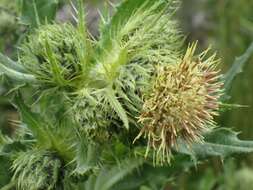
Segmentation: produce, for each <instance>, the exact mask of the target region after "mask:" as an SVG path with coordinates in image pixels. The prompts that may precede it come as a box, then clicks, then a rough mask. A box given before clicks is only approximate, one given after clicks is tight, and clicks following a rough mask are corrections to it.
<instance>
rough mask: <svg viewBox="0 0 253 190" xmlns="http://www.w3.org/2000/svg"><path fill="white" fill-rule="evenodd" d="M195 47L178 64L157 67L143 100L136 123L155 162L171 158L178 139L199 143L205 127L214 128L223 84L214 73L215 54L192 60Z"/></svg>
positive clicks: (190, 48) (216, 72) (204, 54)
mask: <svg viewBox="0 0 253 190" xmlns="http://www.w3.org/2000/svg"><path fill="white" fill-rule="evenodd" d="M195 48H196V45H192V46H191V47H189V48H188V50H187V52H186V54H185V56H184V57H183V58H182V59H181V60H180V63H179V64H170V65H166V66H162V67H159V68H158V70H157V74H156V76H155V79H154V83H153V85H152V88H151V90H150V94H149V95H147V97H146V98H145V100H144V105H143V110H142V113H141V115H140V117H139V123H141V124H142V125H143V129H142V130H141V132H140V134H139V135H138V136H137V138H139V137H140V136H141V135H143V134H145V137H147V138H148V148H147V152H148V150H149V149H150V148H152V149H154V150H155V153H156V154H155V156H156V157H155V159H156V160H157V161H159V162H164V161H165V160H166V159H168V161H169V159H170V155H171V148H172V147H176V145H177V140H178V138H181V139H183V140H184V141H185V142H186V143H187V144H188V145H190V144H191V143H192V142H195V141H200V140H201V139H202V136H201V134H202V133H203V131H204V130H205V129H207V128H208V126H212V125H214V116H215V115H217V114H218V113H217V110H218V107H219V97H220V96H221V92H222V91H221V87H222V82H221V81H220V80H219V79H220V75H219V74H218V71H216V69H215V68H216V65H217V61H216V60H215V55H213V56H211V57H210V58H208V59H205V56H206V53H207V51H206V52H204V53H202V54H200V55H199V56H198V57H194V51H195Z"/></svg>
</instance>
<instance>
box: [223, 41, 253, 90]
mask: <svg viewBox="0 0 253 190" xmlns="http://www.w3.org/2000/svg"><path fill="white" fill-rule="evenodd" d="M252 54H253V43H251V45H250V46H249V48H248V49H247V50H246V52H245V53H244V54H243V55H242V56H240V57H237V58H235V61H234V63H233V65H232V67H231V68H230V69H229V71H228V72H227V73H226V74H225V76H224V89H225V92H226V93H228V91H229V90H230V88H231V86H232V82H233V80H234V79H235V77H236V76H237V75H238V74H240V73H241V72H242V71H243V67H244V66H245V64H246V63H247V62H248V60H249V59H250V57H251V56H252Z"/></svg>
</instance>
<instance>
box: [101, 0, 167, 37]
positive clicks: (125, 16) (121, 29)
mask: <svg viewBox="0 0 253 190" xmlns="http://www.w3.org/2000/svg"><path fill="white" fill-rule="evenodd" d="M168 2H170V1H168V0H158V1H155V2H154V1H153V0H138V1H136V0H127V1H124V2H123V3H121V4H120V6H119V7H117V9H116V13H115V14H114V15H113V17H112V19H111V21H110V23H109V24H108V25H105V27H104V29H103V31H102V39H103V38H104V39H107V38H111V39H116V38H118V37H122V34H128V33H129V32H130V31H131V30H133V29H135V28H137V27H138V26H139V24H140V23H141V22H142V21H143V20H142V17H140V16H143V17H144V15H143V12H144V11H147V12H149V14H152V12H153V13H154V12H156V11H158V10H161V9H164V8H165V6H166V4H168ZM154 5H156V6H155V7H156V9H153V10H152V9H151V8H153V7H154Z"/></svg>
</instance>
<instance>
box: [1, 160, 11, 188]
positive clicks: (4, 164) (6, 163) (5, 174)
mask: <svg viewBox="0 0 253 190" xmlns="http://www.w3.org/2000/svg"><path fill="white" fill-rule="evenodd" d="M0 163H1V164H0V189H2V188H3V187H4V186H5V185H6V184H8V183H9V182H10V180H11V172H10V168H11V161H10V158H9V157H7V156H2V155H0Z"/></svg>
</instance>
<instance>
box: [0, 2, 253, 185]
mask: <svg viewBox="0 0 253 190" xmlns="http://www.w3.org/2000/svg"><path fill="white" fill-rule="evenodd" d="M47 1H48V2H49V4H50V6H49V7H40V6H39V3H43V2H47ZM26 2H27V4H24V2H23V1H22V0H16V1H15V0H11V1H10V0H0V51H1V52H4V53H5V54H7V55H9V56H11V57H12V58H17V47H18V46H19V44H20V42H22V40H23V37H24V36H25V34H26V33H27V32H29V30H31V28H32V27H33V25H34V22H33V20H31V18H33V14H34V13H33V10H32V9H31V7H29V6H31V5H30V3H31V2H32V0H27V1H26ZM35 2H36V3H38V8H39V10H38V11H39V14H40V16H42V17H43V16H46V17H50V18H51V19H54V18H55V17H56V20H57V22H65V21H66V20H71V14H70V11H71V8H70V6H69V5H68V4H66V2H65V1H64V0H62V1H60V2H59V1H57V0H37V1H35ZM22 3H23V4H22ZM87 3H88V5H87V9H88V10H89V11H88V25H89V28H90V31H91V33H93V34H94V35H95V36H96V35H98V33H97V30H96V26H97V22H98V11H97V9H98V8H99V7H101V4H102V3H104V2H103V1H99V0H96V1H95V0H90V1H89V2H87ZM40 8H41V9H40ZM252 9H253V0H183V1H182V4H181V8H180V9H179V11H178V13H177V15H176V17H177V19H178V20H179V24H180V27H181V29H182V31H183V32H184V34H186V35H187V39H186V41H187V42H192V41H196V40H198V42H199V45H200V46H199V47H200V50H204V49H205V48H207V47H208V46H209V45H211V46H212V48H213V50H214V51H217V53H218V56H219V57H220V58H221V63H222V64H221V66H220V68H221V70H222V71H223V72H225V71H227V69H228V68H229V67H230V66H231V65H232V63H233V61H234V59H235V57H236V56H240V55H241V54H243V53H244V52H245V50H246V49H247V47H248V46H249V44H250V43H252V42H253V11H252ZM186 44H187V43H186ZM8 83H9V82H8V80H7V79H4V78H1V77H0V128H1V130H2V131H3V132H4V133H7V134H11V131H12V130H13V129H14V128H15V124H13V123H15V122H13V121H15V120H17V119H18V116H17V114H16V112H15V109H14V108H13V107H12V106H11V105H10V104H9V102H8V101H7V98H6V92H7V91H6V89H7V87H8ZM229 103H234V104H240V105H246V106H245V107H242V108H236V109H231V110H229V111H227V112H225V113H222V115H221V117H220V118H219V121H218V123H219V125H221V126H223V127H232V128H234V129H235V130H236V131H240V132H241V134H240V136H241V138H243V139H251V140H252V139H253V56H252V57H251V60H250V61H249V62H248V64H247V65H246V67H245V68H244V72H243V73H242V74H240V75H239V76H238V77H237V78H236V80H235V82H234V84H233V88H232V89H231V99H230V100H229ZM252 163H253V154H249V155H237V156H235V157H234V158H230V159H227V160H225V161H224V162H222V161H221V160H220V159H219V158H213V159H211V160H210V161H206V162H203V163H202V164H201V165H200V166H198V168H193V169H191V170H190V171H179V174H178V176H177V177H175V178H174V181H175V182H174V184H171V187H168V190H169V189H171V190H172V189H175V190H184V189H186V190H188V189H190V190H191V189H192V190H216V189H217V190H249V189H250V188H253V164H252Z"/></svg>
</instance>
